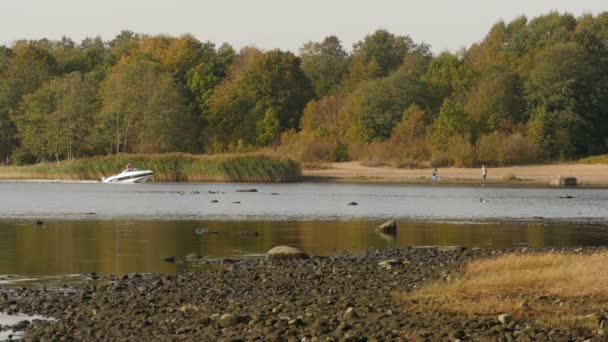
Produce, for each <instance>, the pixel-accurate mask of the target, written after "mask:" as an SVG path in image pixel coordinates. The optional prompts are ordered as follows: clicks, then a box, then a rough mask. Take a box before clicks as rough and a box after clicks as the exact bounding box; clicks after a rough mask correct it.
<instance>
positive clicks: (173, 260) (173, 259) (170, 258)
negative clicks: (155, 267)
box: [163, 256, 177, 262]
mask: <svg viewBox="0 0 608 342" xmlns="http://www.w3.org/2000/svg"><path fill="white" fill-rule="evenodd" d="M176 260H177V259H176V258H175V257H174V256H170V257H166V258H164V259H163V261H166V262H175V261H176Z"/></svg>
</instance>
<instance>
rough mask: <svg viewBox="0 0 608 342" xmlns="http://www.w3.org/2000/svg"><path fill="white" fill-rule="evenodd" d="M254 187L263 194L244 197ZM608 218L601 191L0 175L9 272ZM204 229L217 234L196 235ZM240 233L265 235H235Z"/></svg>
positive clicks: (2, 247) (552, 227)
mask: <svg viewBox="0 0 608 342" xmlns="http://www.w3.org/2000/svg"><path fill="white" fill-rule="evenodd" d="M245 189H256V190H257V192H237V190H245ZM212 201H213V203H212ZM214 201H217V202H214ZM350 202H355V203H357V205H349V203H350ZM389 218H395V219H397V223H398V226H399V230H398V234H397V237H396V239H395V240H393V241H389V240H385V239H383V238H382V237H380V236H379V235H377V234H375V233H374V228H375V227H376V226H377V225H378V224H380V223H382V222H383V221H384V220H386V219H389ZM607 218H608V192H607V191H606V190H603V189H585V188H500V187H490V186H486V187H483V186H475V187H457V186H442V185H437V186H412V185H394V184H392V185H379V184H373V185H369V184H325V183H294V184H216V183H213V184H208V183H175V184H170V183H146V184H135V185H112V184H64V183H28V182H0V274H18V275H21V276H53V275H65V274H73V273H88V272H99V273H115V274H122V273H127V272H163V273H175V272H182V271H184V270H186V269H187V264H186V263H167V262H164V261H163V259H164V258H165V257H168V256H176V257H177V258H178V260H179V259H181V258H183V257H184V256H185V255H187V254H189V253H191V252H195V253H197V254H199V255H202V256H207V257H214V258H228V257H230V258H234V257H255V256H260V255H262V254H263V253H264V252H265V251H267V250H268V249H270V248H272V247H273V246H276V245H282V244H285V245H290V246H294V247H298V248H301V249H303V250H305V251H307V252H309V253H312V254H323V255H327V254H331V253H333V252H335V251H336V250H344V249H358V250H363V249H370V248H382V247H388V246H424V245H444V246H445V245H462V246H469V247H525V246H530V247H547V246H549V247H561V246H578V245H581V246H582V245H606V244H608V225H607V224H606V220H607ZM36 221H40V222H39V223H41V224H38V223H36ZM198 228H207V229H213V230H216V231H218V232H219V233H218V234H210V235H197V234H195V231H196V229H198ZM243 231H248V232H257V233H259V236H257V237H252V236H239V235H237V234H236V233H239V232H243Z"/></svg>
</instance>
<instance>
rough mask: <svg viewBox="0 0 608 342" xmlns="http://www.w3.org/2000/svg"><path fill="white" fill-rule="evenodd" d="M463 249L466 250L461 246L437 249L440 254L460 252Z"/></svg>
mask: <svg viewBox="0 0 608 342" xmlns="http://www.w3.org/2000/svg"><path fill="white" fill-rule="evenodd" d="M465 249H467V248H466V247H463V246H440V247H438V248H437V250H438V251H440V252H462V251H464V250H465Z"/></svg>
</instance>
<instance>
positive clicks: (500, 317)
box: [498, 314, 513, 325]
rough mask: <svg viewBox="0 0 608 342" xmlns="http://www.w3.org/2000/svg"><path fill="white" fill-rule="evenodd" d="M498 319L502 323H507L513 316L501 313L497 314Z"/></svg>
mask: <svg viewBox="0 0 608 342" xmlns="http://www.w3.org/2000/svg"><path fill="white" fill-rule="evenodd" d="M498 321H499V322H500V323H502V324H504V325H507V324H509V323H511V322H512V321H513V316H511V315H510V314H501V315H498Z"/></svg>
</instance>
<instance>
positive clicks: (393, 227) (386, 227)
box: [376, 220, 397, 236]
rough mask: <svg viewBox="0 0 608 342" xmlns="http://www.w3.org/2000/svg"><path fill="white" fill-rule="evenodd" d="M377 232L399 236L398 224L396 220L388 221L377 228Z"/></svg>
mask: <svg viewBox="0 0 608 342" xmlns="http://www.w3.org/2000/svg"><path fill="white" fill-rule="evenodd" d="M376 232H378V233H381V234H386V235H391V236H395V235H397V222H395V220H388V221H386V222H384V223H383V224H381V225H380V226H378V228H376Z"/></svg>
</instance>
